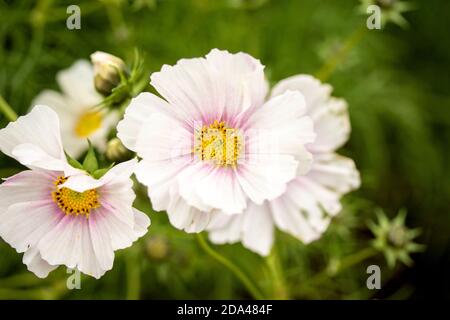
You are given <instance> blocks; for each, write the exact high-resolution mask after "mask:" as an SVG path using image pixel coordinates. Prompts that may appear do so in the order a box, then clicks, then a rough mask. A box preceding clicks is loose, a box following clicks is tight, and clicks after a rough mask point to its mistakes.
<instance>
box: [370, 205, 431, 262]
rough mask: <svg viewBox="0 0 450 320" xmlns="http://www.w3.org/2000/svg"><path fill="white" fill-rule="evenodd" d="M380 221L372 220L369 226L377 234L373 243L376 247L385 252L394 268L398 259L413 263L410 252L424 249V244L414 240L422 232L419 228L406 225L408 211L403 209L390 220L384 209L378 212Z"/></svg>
mask: <svg viewBox="0 0 450 320" xmlns="http://www.w3.org/2000/svg"><path fill="white" fill-rule="evenodd" d="M377 218H378V222H377V223H375V222H373V221H371V222H370V223H369V228H370V230H371V231H372V233H373V234H374V236H375V239H374V240H373V242H372V244H373V246H374V247H375V249H377V250H379V251H381V252H383V254H384V255H385V257H386V260H387V262H388V265H389V266H390V267H391V268H392V267H394V266H395V265H396V263H397V262H398V261H400V262H402V263H404V264H406V265H408V266H409V265H411V264H412V263H413V261H412V259H411V257H410V254H411V253H414V252H420V251H423V250H424V248H425V247H424V246H423V245H421V244H418V243H415V242H414V239H415V238H416V237H417V236H418V235H419V234H420V230H418V229H409V228H407V227H406V226H405V218H406V212H405V211H404V210H401V211H400V212H399V213H398V215H397V216H396V217H395V218H394V219H392V220H389V218H388V217H387V216H386V215H385V213H384V212H383V211H382V210H379V211H378V212H377Z"/></svg>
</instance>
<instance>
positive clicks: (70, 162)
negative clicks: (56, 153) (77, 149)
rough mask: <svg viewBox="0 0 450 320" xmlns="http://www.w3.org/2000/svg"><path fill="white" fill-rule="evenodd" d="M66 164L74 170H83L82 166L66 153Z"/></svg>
mask: <svg viewBox="0 0 450 320" xmlns="http://www.w3.org/2000/svg"><path fill="white" fill-rule="evenodd" d="M66 158H67V162H68V163H69V164H70V165H71V166H72V167H74V168H77V169H80V170H84V168H83V165H82V164H81V163H79V162H78V161H77V160H75V159H74V158H72V157H71V156H69V155H68V154H67V153H66Z"/></svg>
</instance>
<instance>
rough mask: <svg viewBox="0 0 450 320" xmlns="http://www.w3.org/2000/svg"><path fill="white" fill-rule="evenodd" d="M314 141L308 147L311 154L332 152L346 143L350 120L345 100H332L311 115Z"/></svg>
mask: <svg viewBox="0 0 450 320" xmlns="http://www.w3.org/2000/svg"><path fill="white" fill-rule="evenodd" d="M311 116H312V118H313V121H314V131H315V132H316V133H317V138H316V140H315V141H314V142H313V143H311V144H310V145H308V149H309V150H311V152H333V151H334V150H336V149H338V148H339V147H341V146H342V145H343V144H344V143H345V142H347V140H348V137H349V136H350V120H349V117H348V111H347V103H346V102H345V100H342V99H337V98H332V99H330V100H328V101H327V102H326V103H324V104H323V105H322V106H320V107H318V108H317V109H316V111H315V112H314V114H312V115H311Z"/></svg>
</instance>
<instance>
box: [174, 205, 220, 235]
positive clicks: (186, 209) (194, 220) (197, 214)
mask: <svg viewBox="0 0 450 320" xmlns="http://www.w3.org/2000/svg"><path fill="white" fill-rule="evenodd" d="M167 215H168V216H169V221H170V223H171V224H172V225H173V226H174V227H175V228H178V229H180V230H184V231H186V232H189V233H198V232H201V231H203V230H204V229H205V228H206V226H207V225H208V223H209V220H210V217H211V215H210V214H209V213H205V212H201V211H200V210H198V209H196V208H195V207H192V206H189V205H188V204H187V203H186V201H185V200H184V199H183V198H181V197H179V196H178V197H176V196H172V199H171V202H170V205H169V208H168V209H167Z"/></svg>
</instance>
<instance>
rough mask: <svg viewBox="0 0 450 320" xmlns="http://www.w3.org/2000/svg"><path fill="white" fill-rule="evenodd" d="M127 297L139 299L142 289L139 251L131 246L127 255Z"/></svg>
mask: <svg viewBox="0 0 450 320" xmlns="http://www.w3.org/2000/svg"><path fill="white" fill-rule="evenodd" d="M126 273H127V299H128V300H138V299H139V297H140V291H141V286H140V283H141V270H140V268H139V259H138V252H137V251H136V249H135V248H131V249H130V250H129V252H128V255H127V257H126Z"/></svg>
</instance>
